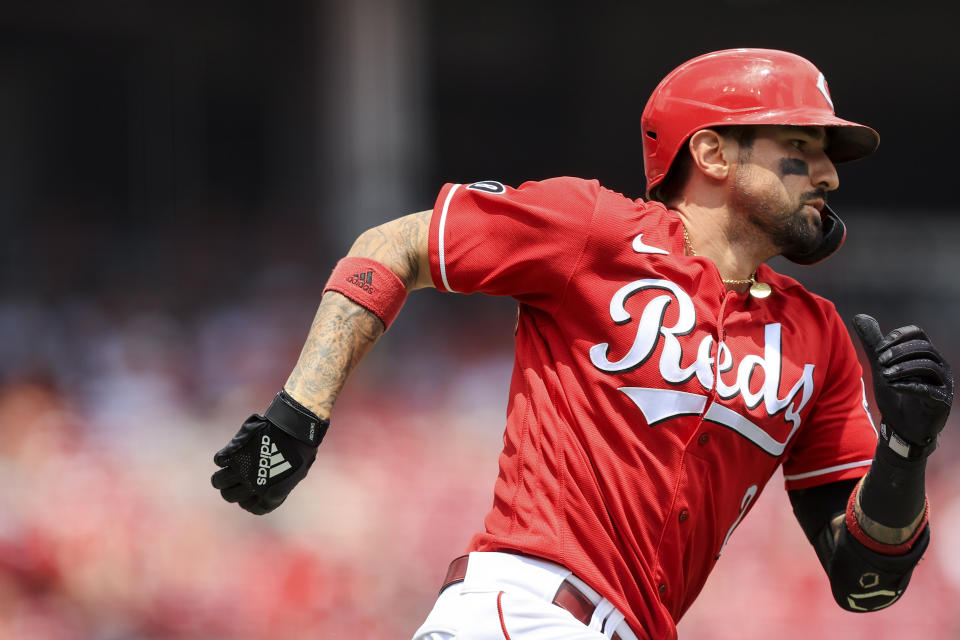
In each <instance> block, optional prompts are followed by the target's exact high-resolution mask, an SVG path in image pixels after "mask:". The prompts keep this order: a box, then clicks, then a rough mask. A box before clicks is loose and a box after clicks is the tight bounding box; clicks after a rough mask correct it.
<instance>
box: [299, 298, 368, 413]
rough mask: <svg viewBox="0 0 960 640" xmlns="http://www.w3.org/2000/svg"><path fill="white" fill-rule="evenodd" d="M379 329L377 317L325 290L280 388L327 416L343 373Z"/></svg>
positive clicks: (350, 366)
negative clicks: (305, 337) (306, 333)
mask: <svg viewBox="0 0 960 640" xmlns="http://www.w3.org/2000/svg"><path fill="white" fill-rule="evenodd" d="M383 330H384V329H383V322H381V321H380V318H378V317H377V316H375V315H374V314H372V313H371V312H369V311H367V310H366V309H364V308H363V307H361V306H360V305H358V304H356V303H354V302H353V301H351V300H349V299H348V298H346V297H344V296H342V295H340V294H339V293H337V292H336V291H328V292H327V293H326V294H324V296H323V299H322V300H321V302H320V308H319V309H317V315H316V316H315V317H314V319H313V326H311V327H310V333H309V335H308V336H307V341H306V342H305V343H304V345H303V350H302V351H301V352H300V359H299V360H297V364H296V366H295V367H294V368H293V371H292V372H291V373H290V377H289V378H288V379H287V383H286V384H285V385H284V389H286V391H287V393H289V394H290V395H291V396H293V398H294V399H296V400H297V401H298V402H299V403H300V404H302V405H304V406H305V407H306V408H308V409H310V410H311V411H313V412H314V413H316V414H317V416H319V417H320V418H321V419H323V418H329V417H330V412H331V411H332V409H333V403H334V402H335V401H336V399H337V397H338V396H339V395H340V391H341V390H342V389H343V385H344V383H345V382H346V381H347V376H349V375H350V373H351V372H352V371H353V370H354V368H355V367H356V366H357V364H358V363H359V362H360V359H361V358H363V356H364V355H366V353H367V351H369V350H370V347H372V346H373V343H374V342H376V340H377V338H379V337H380V335H381V334H383Z"/></svg>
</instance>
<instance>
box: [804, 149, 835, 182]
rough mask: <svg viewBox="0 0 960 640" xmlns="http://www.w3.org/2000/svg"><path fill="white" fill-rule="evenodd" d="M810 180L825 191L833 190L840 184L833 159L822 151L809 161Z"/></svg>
mask: <svg viewBox="0 0 960 640" xmlns="http://www.w3.org/2000/svg"><path fill="white" fill-rule="evenodd" d="M810 180H811V182H813V184H814V185H815V186H816V187H818V188H820V189H823V190H825V191H833V190H834V189H836V188H837V187H839V186H840V176H839V175H838V174H837V168H836V166H834V164H833V161H831V160H830V158H829V157H827V154H826V153H825V152H823V151H821V152H820V153H818V154H817V157H816V158H814V159H813V161H812V162H811V163H810Z"/></svg>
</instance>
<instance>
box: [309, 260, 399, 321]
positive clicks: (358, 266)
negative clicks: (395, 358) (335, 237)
mask: <svg viewBox="0 0 960 640" xmlns="http://www.w3.org/2000/svg"><path fill="white" fill-rule="evenodd" d="M327 291H336V292H337V293H339V294H342V295H344V296H346V297H347V298H349V299H350V300H352V301H353V302H356V303H357V304H358V305H360V306H361V307H363V308H364V309H366V310H367V311H369V312H371V313H372V314H374V315H375V316H377V317H378V318H380V320H381V321H382V322H383V327H384V331H386V330H387V329H389V328H390V325H391V324H393V321H394V320H395V319H396V317H397V314H398V313H400V308H401V307H402V306H403V303H404V301H405V300H406V299H407V287H406V285H405V284H403V281H402V280H400V278H398V277H397V274H395V273H394V272H393V271H392V270H391V269H390V268H389V267H387V266H386V265H385V264H381V263H380V262H377V261H376V260H373V259H371V258H353V257H348V258H343V259H341V260H340V262H338V263H337V266H335V267H334V268H333V273H331V274H330V279H329V280H327V284H326V286H324V288H323V292H324V293H326V292H327Z"/></svg>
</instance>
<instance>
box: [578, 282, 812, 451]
mask: <svg viewBox="0 0 960 640" xmlns="http://www.w3.org/2000/svg"><path fill="white" fill-rule="evenodd" d="M647 289H660V290H663V291H668V292H670V293H672V294H673V296H670V295H661V296H657V297H655V298H653V299H652V300H650V302H648V303H647V305H646V307H644V309H643V312H642V314H641V316H640V321H639V322H638V323H637V332H636V337H635V339H634V341H633V345H632V346H631V347H630V350H629V351H628V352H627V354H626V355H624V356H623V357H622V358H621V359H620V360H617V361H616V362H611V361H610V360H609V359H608V356H609V354H610V352H611V346H610V344H609V343H606V342H604V343H601V344H596V345H594V346H593V347H591V348H590V362H592V363H593V366H595V367H596V368H598V369H600V370H601V371H605V372H608V373H620V372H624V371H630V370H632V369H634V368H636V367H638V366H640V365H641V364H643V363H644V362H646V360H647V359H648V358H650V356H651V355H652V354H653V352H654V350H655V349H656V347H657V344H658V343H659V341H660V336H663V340H664V345H663V350H662V351H661V353H660V363H659V366H660V375H661V376H662V377H663V379H664V380H665V381H666V382H668V383H670V384H672V385H680V384H683V383H685V382H687V381H689V380H691V379H692V378H693V377H694V376H696V378H697V381H698V382H699V383H700V385H701V386H702V387H703V389H704V391H708V392H709V391H712V390H713V388H714V378H715V377H716V389H717V395H718V396H720V398H722V399H724V400H728V399H730V398H733V397H736V396H737V395H738V394H742V395H743V398H744V401H745V402H746V404H747V407H748V408H749V409H754V408H756V407H758V406H760V404H761V403H762V404H763V405H764V408H765V409H766V412H767V414H768V415H770V416H774V415H776V414H777V413H779V412H780V411H784V410H786V411H784V416H783V417H784V420H785V421H787V422H790V423H792V425H793V428H792V429H791V431H790V433H789V434H788V435H787V437H786V439H785V440H784V441H782V442H780V441H777V440H776V439H774V438H773V437H772V436H770V434H768V433H767V432H766V431H764V430H763V429H761V428H760V427H759V426H757V425H756V424H754V423H753V422H751V421H750V420H748V419H747V418H745V417H743V416H742V415H740V414H738V413H736V412H735V411H732V410H730V409H727V408H725V407H722V406H719V405H716V404H714V405H712V406H711V407H710V408H709V409H707V413H706V415H705V416H704V419H706V420H710V421H711V422H716V423H718V424H722V425H724V426H727V427H730V428H731V429H733V430H735V431H737V432H739V433H740V434H741V435H743V436H744V437H746V438H747V439H749V440H750V441H751V442H753V443H754V444H756V445H757V446H759V447H760V448H761V449H763V450H764V451H766V452H767V453H769V454H770V455H774V456H779V455H780V454H781V453H783V451H784V449H785V448H786V445H787V443H788V442H789V441H790V438H791V437H793V435H794V434H795V433H796V431H797V429H798V428H799V427H800V412H801V411H802V410H803V408H804V406H805V405H806V404H807V402H808V401H809V400H810V398H811V396H812V395H813V369H814V366H813V365H812V364H805V365H804V366H803V373H802V374H801V375H800V379H799V380H797V382H796V383H795V384H794V385H793V387H792V388H791V389H790V391H789V392H788V393H787V395H786V396H785V397H783V398H780V397H778V390H779V388H780V375H781V371H782V366H781V364H782V363H781V349H780V342H781V327H780V324H779V323H771V324H767V325H766V326H765V327H764V351H763V355H762V356H760V355H748V356H745V357H744V358H743V360H741V361H740V365H739V367H737V368H736V379H735V380H734V382H733V384H727V383H726V382H724V380H723V377H722V375H720V374H723V373H725V372H727V371H731V370H732V369H734V359H733V354H732V353H731V352H730V349H729V348H728V347H727V345H726V344H724V343H723V342H722V341H721V342H720V343H719V344H718V345H717V354H718V359H719V363H717V370H718V372H719V374H718V375H716V376H715V375H714V358H713V356H711V355H710V354H711V353H712V352H713V342H714V339H713V336H711V335H707V336H704V338H703V339H702V340H701V342H700V345H699V346H698V348H697V358H696V360H695V361H694V362H693V363H692V364H691V365H689V366H688V367H683V366H682V365H681V362H682V360H683V345H682V344H681V343H680V340H679V339H678V337H677V336H684V335H687V334H689V333H690V332H691V331H693V328H694V327H695V326H696V322H697V316H696V310H695V309H694V305H693V301H692V300H691V299H690V296H689V295H687V293H686V292H685V291H684V290H683V289H681V288H680V287H679V286H677V285H676V284H675V283H673V282H670V281H669V280H654V279H645V280H635V281H633V282H631V283H629V284H627V285H625V286H623V287H621V288H620V289H619V290H617V292H616V293H615V294H614V295H613V298H612V299H611V300H610V318H611V319H612V320H613V321H614V322H615V323H617V324H624V323H625V322H628V321H629V320H631V315H630V313H629V312H628V311H627V310H626V308H625V304H626V301H627V299H628V298H629V297H630V296H632V295H633V294H635V293H637V292H639V291H644V290H647ZM673 301H676V304H677V307H678V312H679V315H678V318H677V322H676V323H675V324H674V325H673V326H672V327H667V326H664V318H665V315H666V313H665V312H666V308H667V306H669V305H670V303H671V302H673ZM757 368H760V369H761V370H762V371H763V376H764V378H763V385H762V386H761V388H760V390H759V391H757V392H752V391H751V390H750V381H751V379H752V378H753V374H754V372H755V370H756V369H757ZM620 390H621V391H623V392H624V393H625V394H626V395H627V396H628V397H630V399H631V400H633V402H634V403H635V404H636V405H637V406H638V407H639V409H640V411H641V412H642V413H643V414H644V418H645V419H646V420H647V423H648V424H650V425H653V424H656V423H658V422H662V421H663V420H666V419H669V418H672V417H676V416H681V415H700V414H701V413H703V410H704V409H705V408H706V406H707V397H706V396H702V395H698V394H693V393H686V392H681V391H672V390H669V389H659V388H658V389H647V388H642V387H622V388H621V389H620ZM797 395H800V401H799V404H798V403H796V402H795V399H796V397H797Z"/></svg>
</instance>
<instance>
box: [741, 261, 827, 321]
mask: <svg viewBox="0 0 960 640" xmlns="http://www.w3.org/2000/svg"><path fill="white" fill-rule="evenodd" d="M757 279H758V280H760V281H761V282H766V283H767V284H769V285H770V286H771V288H772V289H773V290H774V291H775V292H777V293H778V296H777V299H778V301H779V302H780V304H781V305H783V306H785V307H787V308H788V309H789V311H791V312H799V311H800V310H802V309H806V312H807V315H810V316H813V318H812V319H819V320H821V321H822V324H824V325H829V324H833V323H835V322H837V321H839V322H840V323H841V324H842V322H843V321H842V320H841V319H840V314H839V313H838V312H837V307H836V305H835V304H834V303H833V301H832V300H830V299H828V298H825V297H823V296H821V295H820V294H817V293H814V292H812V291H810V290H809V289H807V288H806V287H805V286H803V285H802V284H801V283H800V282H798V281H797V280H796V279H794V278H791V277H790V276H788V275H786V274H783V273H780V272H779V271H776V270H774V269H773V268H772V267H770V266H769V265H766V264H762V265H760V268H759V269H758V270H757Z"/></svg>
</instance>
